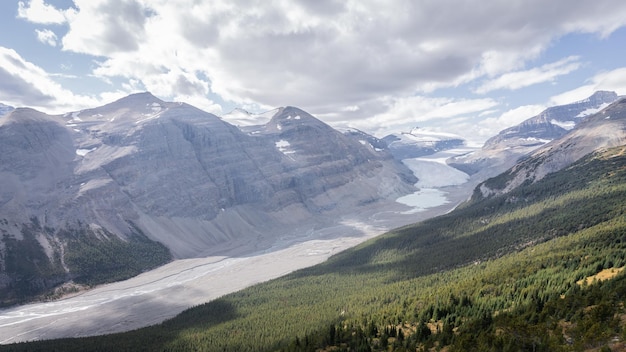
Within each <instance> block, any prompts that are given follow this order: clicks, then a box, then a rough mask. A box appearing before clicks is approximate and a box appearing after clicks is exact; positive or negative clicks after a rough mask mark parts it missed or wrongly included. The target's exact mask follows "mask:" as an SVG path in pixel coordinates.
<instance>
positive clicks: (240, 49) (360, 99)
mask: <svg viewBox="0 0 626 352" xmlns="http://www.w3.org/2000/svg"><path fill="white" fill-rule="evenodd" d="M44 13H47V15H44ZM18 17H20V18H24V19H27V20H29V21H31V22H34V23H42V24H43V23H45V24H60V23H62V24H66V25H67V27H68V31H67V33H66V34H65V35H63V36H62V38H60V39H59V40H56V39H54V38H53V37H51V36H50V37H46V36H45V33H46V32H44V31H41V38H40V40H41V41H42V42H46V43H49V44H51V43H52V39H54V41H55V42H57V43H61V44H62V49H63V51H65V52H66V53H67V52H75V53H81V54H86V55H90V56H93V57H94V58H95V60H94V64H93V66H95V67H94V68H93V70H92V74H93V75H94V76H96V77H98V78H101V79H102V80H104V81H105V82H110V83H111V84H114V83H113V82H120V81H123V82H124V83H122V85H121V86H120V87H121V88H117V86H113V87H115V88H112V90H114V89H119V90H121V91H130V90H136V89H146V90H149V91H151V92H153V93H154V94H156V95H157V96H160V97H163V98H164V99H173V100H185V101H187V102H190V103H193V104H194V105H196V106H199V107H202V108H205V109H208V110H210V111H214V112H219V111H218V110H219V109H218V106H217V105H215V102H214V101H219V100H218V99H215V98H214V95H219V98H221V100H224V101H227V102H228V103H230V102H233V103H235V104H238V105H243V106H263V107H275V106H281V105H296V106H299V107H301V108H303V109H305V110H307V111H310V112H311V113H313V114H316V115H317V116H324V117H325V118H328V119H329V120H331V121H334V122H336V123H352V124H354V125H359V126H371V127H372V128H379V127H380V126H379V125H377V124H380V125H381V126H383V128H389V129H391V128H395V127H394V126H403V124H409V123H426V122H429V121H432V120H441V121H451V119H453V118H454V119H458V120H455V121H458V122H459V123H460V124H461V123H463V121H465V120H464V119H469V118H470V117H471V116H472V115H480V114H483V117H484V116H485V114H487V115H488V114H496V112H495V111H493V110H494V109H497V108H498V107H499V103H498V102H496V101H495V100H494V99H491V98H487V97H485V98H484V99H471V98H468V97H469V95H468V96H466V97H465V98H464V99H463V98H454V99H453V98H432V97H425V96H424V95H427V94H429V93H432V92H435V91H436V90H439V89H442V88H458V87H460V86H463V85H466V84H467V85H472V86H473V87H476V86H479V85H481V84H482V85H481V86H480V87H479V88H477V91H478V92H481V93H488V92H493V91H494V90H497V89H508V90H512V89H519V88H521V87H527V86H530V85H533V84H537V83H541V82H549V81H552V80H554V79H556V78H558V77H560V76H562V75H565V74H568V73H571V72H574V71H575V70H577V69H578V68H579V67H580V65H581V61H583V60H584V59H579V58H577V57H569V58H565V59H563V60H558V58H557V59H554V60H558V61H556V62H553V63H551V64H547V65H540V64H538V65H539V67H535V68H530V69H527V67H529V66H528V65H529V63H530V62H540V61H539V60H538V59H540V58H541V55H542V54H543V53H544V52H545V51H546V50H548V48H549V47H550V45H552V44H554V43H555V41H557V40H558V38H560V37H562V36H563V35H566V34H568V33H573V32H574V33H581V32H584V33H595V34H598V35H599V36H603V37H606V36H608V35H609V34H610V33H611V32H612V31H614V30H615V29H617V28H619V27H622V26H624V25H626V2H623V1H621V0H595V1H593V2H591V1H577V2H572V1H570V0H553V1H550V2H549V3H546V2H545V1H543V0H526V1H513V2H511V1H496V2H494V1H485V2H476V1H474V0H459V1H456V2H455V5H454V7H453V8H451V7H450V5H449V4H446V3H444V2H437V1H419V2H416V1H412V0H397V1H396V2H394V5H393V6H390V5H389V4H388V3H385V2H381V1H362V0H345V1H337V0H320V1H314V2H312V1H301V2H294V1H286V0H263V1H262V0H245V1H244V0H211V1H208V0H207V1H197V0H74V8H70V9H67V10H61V9H57V8H54V7H53V6H51V5H49V4H47V3H46V2H44V1H43V0H32V1H21V2H20V3H19V13H18ZM57 33H60V32H58V31H57ZM59 35H60V34H59ZM51 38H52V39H51ZM44 76H45V74H44ZM47 78H48V79H50V76H47ZM464 92H465V93H467V92H466V91H464ZM415 95H419V96H417V97H415ZM54 99H56V97H55V98H54ZM488 116H491V115H488ZM506 119H507V117H506V116H504V118H503V120H502V121H501V122H502V124H504V121H505V120H506ZM467 121H469V120H467ZM468 123H469V122H468ZM453 127H454V128H456V126H453ZM470 127H471V128H473V127H472V126H470ZM471 128H469V127H468V130H471ZM364 129H365V130H368V129H366V128H364ZM496 132H497V131H496Z"/></svg>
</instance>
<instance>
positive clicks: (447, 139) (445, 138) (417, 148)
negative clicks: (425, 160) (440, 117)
mask: <svg viewBox="0 0 626 352" xmlns="http://www.w3.org/2000/svg"><path fill="white" fill-rule="evenodd" d="M382 140H383V142H385V143H386V144H387V149H388V150H389V152H390V153H391V154H392V155H393V156H394V157H395V158H396V159H398V160H404V159H412V158H418V157H422V156H425V155H431V154H435V153H437V152H440V151H444V150H448V149H453V148H457V147H461V146H463V145H465V140H464V139H463V138H462V137H460V136H457V135H454V134H450V133H441V132H433V131H428V130H426V129H421V128H417V127H416V128H414V129H412V130H411V131H410V132H402V133H399V134H390V135H387V136H385V137H384V138H383V139H382Z"/></svg>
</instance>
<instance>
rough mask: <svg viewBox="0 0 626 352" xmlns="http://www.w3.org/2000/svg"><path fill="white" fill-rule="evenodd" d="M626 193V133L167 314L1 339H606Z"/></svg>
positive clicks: (457, 346)
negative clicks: (158, 320)
mask: <svg viewBox="0 0 626 352" xmlns="http://www.w3.org/2000/svg"><path fill="white" fill-rule="evenodd" d="M625 202H626V153H625V150H624V146H623V145H622V146H619V147H615V148H611V149H606V150H603V151H598V152H595V153H592V154H590V155H588V156H586V157H583V158H582V159H580V160H579V161H577V162H575V163H574V164H572V165H571V166H570V167H569V168H566V169H562V170H561V171H557V172H554V173H551V174H548V175H546V176H545V177H543V178H541V179H540V180H537V182H534V183H525V184H523V185H521V186H519V187H517V188H515V189H512V190H511V191H510V192H509V193H507V194H502V195H496V196H493V197H489V198H482V199H475V200H473V201H472V202H470V203H468V204H465V205H464V206H462V207H460V208H457V209H456V210H455V211H453V212H451V213H449V214H447V215H445V216H441V217H438V218H434V219H431V220H428V221H425V222H422V223H419V224H415V225H411V226H407V227H404V228H401V229H397V230H394V231H392V232H390V233H388V234H386V235H384V236H381V237H379V238H376V239H373V240H371V241H369V242H367V243H364V244H362V245H360V246H358V247H356V248H353V249H351V250H348V251H345V252H343V253H340V254H338V255H336V256H334V257H333V258H331V259H330V260H329V261H328V262H327V263H325V264H322V265H318V266H316V267H312V268H308V269H304V270H301V271H298V272H295V273H292V274H290V275H288V276H286V277H284V278H281V279H277V280H273V281H271V282H268V283H264V284H260V285H257V286H254V287H251V288H249V289H246V290H244V291H241V292H239V293H235V294H231V295H228V296H225V297H223V298H221V299H218V300H216V301H213V302H210V303H207V304H205V305H203V306H200V307H196V308H193V309H190V310H188V311H186V312H184V313H183V314H181V315H180V316H179V317H177V318H175V319H173V320H171V321H168V322H165V323H163V324H160V325H158V326H155V327H150V328H145V329H141V330H138V331H133V332H129V333H125V334H118V335H112V336H102V337H93V338H82V339H74V340H72V339H64V340H56V341H43V342H36V343H31V344H22V345H20V344H18V345H10V346H3V347H2V349H4V350H20V349H24V348H27V349H28V348H30V349H37V348H41V349H52V348H57V349H63V350H68V351H71V350H83V351H84V350H102V349H116V350H119V349H127V350H132V349H139V348H141V349H150V350H172V351H176V350H189V349H203V350H227V351H240V350H250V351H269V350H285V351H289V350H293V351H300V350H316V349H322V350H323V349H331V347H333V346H334V347H333V348H345V349H355V350H356V349H361V348H362V349H367V350H375V351H385V350H395V349H402V348H405V349H410V350H415V349H419V348H423V349H426V350H428V349H430V348H433V347H436V346H438V347H444V346H450V347H449V348H450V349H451V350H491V349H494V350H502V349H504V347H505V346H508V347H507V348H508V349H511V350H529V349H535V350H546V351H547V350H551V351H554V350H571V349H573V350H582V349H585V348H594V347H597V348H599V347H601V346H605V345H608V344H609V343H611V340H614V341H617V342H621V339H622V335H621V332H622V331H623V329H624V323H623V320H622V321H621V322H620V319H619V317H621V316H623V314H624V311H623V305H622V304H623V302H624V300H626V296H625V295H624V292H626V291H624V287H625V286H624V285H625V284H626V280H625V278H626V276H624V274H623V273H622V274H617V273H618V272H619V270H618V268H620V267H622V266H623V265H625V264H626V257H625V256H624V253H626V247H625V246H626V237H625V236H626V218H625V217H624V204H625ZM604 270H606V271H607V272H610V271H611V270H614V274H613V275H616V276H615V278H614V279H613V281H608V283H603V284H602V285H600V284H594V285H590V286H589V287H586V286H584V285H583V286H580V285H579V284H577V282H578V281H579V280H580V279H584V278H586V277H592V276H593V275H595V274H597V273H600V272H603V271H604ZM607 277H611V276H607ZM616 314H617V315H616ZM303 317H305V318H304V319H303ZM616 317H617V318H616Z"/></svg>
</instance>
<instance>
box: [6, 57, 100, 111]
mask: <svg viewBox="0 0 626 352" xmlns="http://www.w3.org/2000/svg"><path fill="white" fill-rule="evenodd" d="M0 101H2V102H3V103H6V104H9V105H12V106H16V107H20V106H28V107H32V108H35V109H39V110H42V111H44V112H48V113H62V112H67V111H71V110H80V109H82V108H86V107H93V106H97V105H99V104H102V103H103V101H104V100H101V99H96V98H93V97H88V96H83V95H75V94H73V93H72V92H70V91H68V90H67V89H64V88H63V87H61V85H59V84H58V83H56V82H55V81H54V80H53V79H52V78H51V76H50V75H49V74H47V73H46V72H45V71H44V70H43V69H42V68H41V67H39V66H36V65H34V64H33V63H31V62H28V61H26V60H24V59H23V58H22V57H21V56H20V55H19V54H18V53H17V52H15V50H13V49H8V48H4V47H0Z"/></svg>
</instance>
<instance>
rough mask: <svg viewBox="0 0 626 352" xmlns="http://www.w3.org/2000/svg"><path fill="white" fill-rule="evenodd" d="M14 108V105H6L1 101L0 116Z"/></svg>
mask: <svg viewBox="0 0 626 352" xmlns="http://www.w3.org/2000/svg"><path fill="white" fill-rule="evenodd" d="M13 110H14V108H13V107H12V106H8V105H4V104H2V103H0V117H2V116H4V115H6V114H8V113H10V112H11V111H13Z"/></svg>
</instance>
